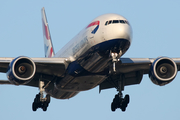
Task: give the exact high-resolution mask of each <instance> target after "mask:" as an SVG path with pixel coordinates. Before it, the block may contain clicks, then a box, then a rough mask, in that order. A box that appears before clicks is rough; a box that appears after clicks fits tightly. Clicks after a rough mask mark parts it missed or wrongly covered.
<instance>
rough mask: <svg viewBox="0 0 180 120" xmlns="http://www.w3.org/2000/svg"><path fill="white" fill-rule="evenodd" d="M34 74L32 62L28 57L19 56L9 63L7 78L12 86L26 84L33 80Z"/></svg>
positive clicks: (34, 69) (34, 68)
mask: <svg viewBox="0 0 180 120" xmlns="http://www.w3.org/2000/svg"><path fill="white" fill-rule="evenodd" d="M35 72H36V66H35V64H34V62H33V61H32V60H31V59H30V58H28V57H24V56H20V57H17V58H15V59H14V60H13V61H12V62H11V63H10V65H9V68H8V72H7V77H8V79H9V81H10V82H11V83H12V84H15V85H21V84H27V83H28V82H30V81H31V80H32V79H33V77H34V75H35Z"/></svg>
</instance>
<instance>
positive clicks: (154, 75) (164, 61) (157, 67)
mask: <svg viewBox="0 0 180 120" xmlns="http://www.w3.org/2000/svg"><path fill="white" fill-rule="evenodd" d="M176 74H177V66H176V63H175V62H174V61H173V60H172V59H170V58H167V57H160V58H157V59H156V60H155V61H154V62H153V63H152V65H151V68H150V72H149V78H150V79H151V81H152V82H153V83H154V84H156V85H159V86H163V85H166V84H168V83H170V82H171V81H172V80H173V79H174V78H175V77H176Z"/></svg>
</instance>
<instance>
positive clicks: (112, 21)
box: [105, 20, 130, 25]
mask: <svg viewBox="0 0 180 120" xmlns="http://www.w3.org/2000/svg"><path fill="white" fill-rule="evenodd" d="M117 23H121V24H128V25H130V24H129V22H128V21H127V20H109V21H106V23H105V25H109V24H117Z"/></svg>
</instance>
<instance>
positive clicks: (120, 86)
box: [110, 50, 130, 112]
mask: <svg viewBox="0 0 180 120" xmlns="http://www.w3.org/2000/svg"><path fill="white" fill-rule="evenodd" d="M121 55H122V51H121V50H120V51H119V53H117V52H112V51H110V56H111V58H112V63H113V69H112V70H113V71H112V72H113V73H114V74H113V76H116V63H117V62H118V61H119V59H118V57H120V56H121ZM112 72H110V73H112ZM124 81H125V78H124V77H123V75H121V76H120V77H119V79H118V82H117V83H114V84H115V86H116V89H117V91H118V92H119V93H118V94H116V95H115V97H114V99H113V102H112V103H111V110H112V111H113V112H114V111H115V110H116V109H117V108H120V109H121V110H122V111H123V112H124V111H126V107H127V106H128V104H129V102H130V97H129V95H125V97H124V98H123V94H122V91H123V90H124Z"/></svg>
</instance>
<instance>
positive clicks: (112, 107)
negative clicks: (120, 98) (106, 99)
mask: <svg viewBox="0 0 180 120" xmlns="http://www.w3.org/2000/svg"><path fill="white" fill-rule="evenodd" d="M111 110H112V111H113V112H114V111H115V110H116V108H115V105H114V102H112V103H111Z"/></svg>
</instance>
